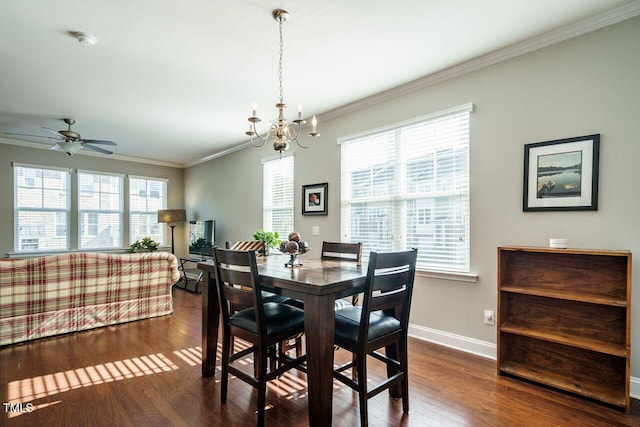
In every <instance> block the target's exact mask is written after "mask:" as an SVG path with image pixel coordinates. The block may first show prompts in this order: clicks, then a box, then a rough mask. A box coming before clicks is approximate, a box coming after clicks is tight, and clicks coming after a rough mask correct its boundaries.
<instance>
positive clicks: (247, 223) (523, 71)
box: [185, 18, 640, 377]
mask: <svg viewBox="0 0 640 427" xmlns="http://www.w3.org/2000/svg"><path fill="white" fill-rule="evenodd" d="M639 40H640V18H634V19H632V20H629V21H625V22H622V23H620V24H617V25H615V26H611V27H607V28H604V29H601V30H598V31H596V32H592V33H589V34H586V35H583V36H580V37H578V38H574V39H571V40H568V41H565V42H562V43H559V44H556V45H553V46H550V47H547V48H544V49H541V50H537V51H534V52H531V53H529V54H526V55H522V56H520V57H517V58H514V59H510V60H507V61H505V62H502V63H499V64H496V65H493V66H490V67H487V68H484V69H481V70H479V71H475V72H472V73H469V74H466V75H464V76H461V77H458V78H455V79H451V80H448V81H445V82H443V83H439V84H435V85H432V86H429V87H426V88H423V89H420V90H416V91H415V92H413V93H411V94H408V95H402V96H399V97H396V98H394V99H391V100H387V101H384V102H381V103H378V104H374V105H371V106H368V107H366V108H363V109H361V110H359V111H355V112H351V113H347V114H344V115H343V116H341V117H339V118H336V119H333V120H326V121H324V122H322V123H321V124H320V132H321V133H322V136H321V139H320V140H319V141H318V142H317V143H316V145H315V146H314V147H313V148H311V149H309V150H296V152H295V212H296V213H295V215H296V216H295V224H296V229H297V231H299V232H300V233H301V234H302V237H303V239H305V240H307V241H309V242H310V245H311V247H312V254H313V255H315V256H317V255H318V252H317V249H318V248H319V247H320V244H321V241H322V240H323V239H326V240H334V239H340V148H339V146H338V145H337V144H336V140H337V139H338V137H341V136H345V135H350V134H353V133H357V132H361V131H365V130H368V129H373V128H376V127H379V126H383V125H387V124H390V123H394V122H398V121H402V120H406V119H410V118H413V117H417V116H421V115H424V114H428V113H431V112H435V111H439V110H442V109H445V108H449V107H452V106H456V105H460V104H463V103H467V102H473V103H474V105H475V112H474V113H472V115H471V183H472V184H471V185H472V186H471V266H472V267H471V270H472V272H474V273H477V274H478V275H479V280H478V282H477V283H463V282H456V281H449V280H436V279H429V278H425V277H419V278H418V279H417V283H416V290H415V299H414V309H413V311H412V318H411V322H412V323H413V324H416V325H420V326H424V327H426V328H433V329H436V330H441V331H446V332H448V333H453V334H458V335H461V336H464V337H470V338H474V339H477V340H481V341H488V342H493V343H495V341H496V330H495V327H494V326H487V325H484V324H483V321H482V320H483V316H482V314H483V309H485V308H487V309H495V308H496V298H497V293H496V278H497V272H496V248H497V247H498V246H501V245H507V244H510V245H534V246H546V245H547V244H548V239H549V238H550V237H566V238H568V239H569V242H570V246H571V247H577V248H601V249H628V250H631V251H632V252H634V253H636V254H640V233H639V227H638V221H639V220H638V218H640V180H639V179H638V178H637V176H636V175H635V174H634V172H633V170H634V169H635V167H637V164H638V159H640V144H639V143H638V141H637V140H638V135H639V134H640V84H639V80H638V73H639V71H638V70H640V49H638V41H639ZM398 66H402V65H401V64H398ZM327 90H330V88H327ZM594 133H600V134H601V153H600V193H599V209H598V211H596V212H528V213H524V212H523V211H522V176H523V146H524V145H525V144H527V143H532V142H539V141H547V140H553V139H561V138H568V137H574V136H582V135H588V134H594ZM273 153H274V152H273V151H272V149H270V148H269V147H263V148H260V149H256V148H249V149H244V150H241V151H238V152H235V153H232V154H230V155H227V156H224V157H221V158H218V159H214V160H211V161H209V162H207V163H203V164H200V165H197V166H193V167H190V168H188V169H187V170H186V172H185V206H186V209H187V212H188V216H189V217H190V218H191V217H199V218H202V219H208V218H214V219H216V220H217V232H218V235H217V243H218V244H223V242H224V241H225V240H237V239H250V238H251V234H252V233H253V231H254V230H256V229H257V228H260V227H261V225H262V213H261V209H262V178H261V176H262V175H261V173H262V172H261V163H260V160H261V159H263V158H267V157H270V156H273ZM318 182H329V215H328V216H326V217H303V216H302V215H301V213H300V203H301V201H300V191H301V190H300V187H301V186H302V185H304V184H313V183H318ZM313 225H318V226H320V232H321V235H320V236H318V237H312V236H311V227H312V226H313ZM314 250H315V251H314ZM310 255H311V254H310ZM636 259H638V257H636ZM633 267H634V271H635V272H636V273H634V278H635V279H636V280H635V281H636V282H638V280H637V279H638V277H639V276H638V272H640V265H638V262H637V261H636V262H635V263H634V266H633ZM632 307H633V309H632V325H633V326H632V332H633V333H635V334H636V335H637V331H638V327H639V326H640V293H639V292H635V293H634V295H633V305H632ZM594 321H597V319H594ZM632 335H633V334H632ZM632 345H633V354H634V356H636V355H638V354H639V350H640V342H639V340H634V341H633V343H632ZM632 363H633V365H632V375H633V376H635V377H639V376H640V358H638V357H633V358H632Z"/></svg>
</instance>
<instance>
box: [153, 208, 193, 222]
mask: <svg viewBox="0 0 640 427" xmlns="http://www.w3.org/2000/svg"><path fill="white" fill-rule="evenodd" d="M186 221H187V212H186V211H185V210H184V209H166V210H161V211H158V223H170V222H186Z"/></svg>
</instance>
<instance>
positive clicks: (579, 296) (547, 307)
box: [498, 247, 631, 413]
mask: <svg viewBox="0 0 640 427" xmlns="http://www.w3.org/2000/svg"><path fill="white" fill-rule="evenodd" d="M630 303H631V253H630V252H628V251H605V250H579V249H550V248H533V247H500V248H498V372H499V373H500V374H509V375H512V376H515V377H520V378H523V379H526V380H529V381H533V382H538V383H541V384H544V385H547V386H551V387H555V388H557V389H560V390H564V391H568V392H571V393H575V394H578V395H581V396H584V397H588V398H591V399H595V400H598V401H601V402H604V403H607V404H609V405H614V406H618V407H620V408H622V409H624V410H625V412H627V413H628V412H629V405H630V400H629V375H630V351H631V350H630V321H631V313H630V307H631V304H630Z"/></svg>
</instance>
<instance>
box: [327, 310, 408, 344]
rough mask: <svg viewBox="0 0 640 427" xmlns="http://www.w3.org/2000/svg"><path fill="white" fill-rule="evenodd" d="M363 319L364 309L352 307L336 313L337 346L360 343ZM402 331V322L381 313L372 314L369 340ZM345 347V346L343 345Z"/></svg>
mask: <svg viewBox="0 0 640 427" xmlns="http://www.w3.org/2000/svg"><path fill="white" fill-rule="evenodd" d="M361 317H362V307H360V306H356V307H354V306H350V307H347V308H343V309H342V310H338V311H336V339H335V340H336V344H337V345H341V343H343V344H344V343H351V344H356V343H357V342H358V328H359V327H360V318H361ZM399 330H400V321H399V320H398V319H396V318H395V317H393V316H389V315H388V314H385V313H383V312H381V311H376V312H373V313H371V316H370V318H369V336H368V340H369V341H370V340H374V339H376V338H380V337H382V336H384V335H388V334H391V333H394V332H397V331H399ZM342 346H344V345H342Z"/></svg>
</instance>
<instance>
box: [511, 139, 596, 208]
mask: <svg viewBox="0 0 640 427" xmlns="http://www.w3.org/2000/svg"><path fill="white" fill-rule="evenodd" d="M599 150H600V134H596V135H587V136H580V137H576V138H567V139H558V140H555V141H544V142H536V143H534V144H526V145H525V146H524V188H523V201H522V210H523V211H581V210H592V211H595V210H598V159H599V152H600V151H599Z"/></svg>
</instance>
